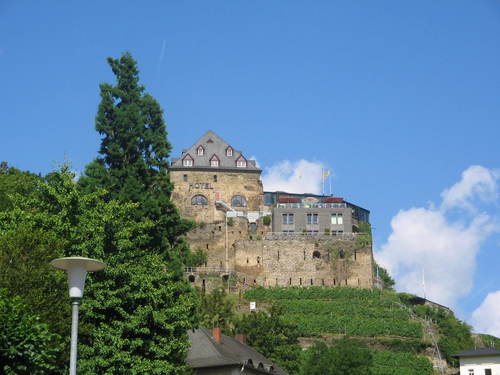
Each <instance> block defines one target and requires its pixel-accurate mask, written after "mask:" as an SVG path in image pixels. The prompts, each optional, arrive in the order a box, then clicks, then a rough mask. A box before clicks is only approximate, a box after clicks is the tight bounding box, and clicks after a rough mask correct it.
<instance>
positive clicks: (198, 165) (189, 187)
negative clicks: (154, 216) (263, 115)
mask: <svg viewBox="0 0 500 375" xmlns="http://www.w3.org/2000/svg"><path fill="white" fill-rule="evenodd" d="M261 172H262V171H261V170H260V169H259V168H258V167H257V165H256V163H255V161H254V160H249V159H247V158H246V157H245V156H244V155H243V153H242V152H241V151H240V150H237V149H236V148H234V147H233V146H232V145H230V144H229V143H227V142H225V141H224V140H223V139H222V138H220V137H219V136H218V135H217V134H215V133H214V132H212V131H208V132H207V133H205V134H204V135H203V136H202V137H201V138H200V139H199V140H198V141H196V142H195V143H194V144H193V145H192V146H191V147H190V148H189V149H186V150H183V151H182V155H181V156H180V157H179V158H174V159H172V164H171V167H170V174H171V180H172V182H173V183H174V190H173V193H172V199H173V201H174V203H175V204H176V206H177V207H178V209H179V211H180V213H181V216H182V217H184V218H187V219H191V220H193V221H195V222H196V223H198V227H197V229H195V230H193V231H192V232H191V233H190V234H189V236H188V240H189V242H190V244H191V247H192V248H193V249H196V248H201V249H203V250H204V251H205V252H206V253H207V262H206V264H204V265H202V266H201V267H196V268H192V269H187V270H186V271H187V275H188V278H189V280H190V281H191V282H192V283H194V284H195V285H197V286H199V287H201V288H202V289H211V288H213V287H215V286H217V285H220V283H221V282H222V283H224V285H228V286H229V287H230V289H233V290H238V289H239V290H241V289H244V288H246V287H252V286H257V285H262V286H291V285H295V286H300V285H302V286H308V285H319V286H329V287H332V286H340V285H342V286H353V287H361V288H372V287H373V286H374V278H373V253H372V248H371V241H370V237H369V236H366V235H365V236H361V235H360V234H359V232H360V227H361V226H362V223H369V214H370V212H369V211H368V210H366V209H364V208H361V207H359V206H357V205H354V204H352V203H350V202H347V201H346V200H344V199H343V198H339V197H332V196H323V195H315V194H295V193H286V192H264V190H263V186H262V181H261V179H260V175H261ZM367 238H368V240H367Z"/></svg>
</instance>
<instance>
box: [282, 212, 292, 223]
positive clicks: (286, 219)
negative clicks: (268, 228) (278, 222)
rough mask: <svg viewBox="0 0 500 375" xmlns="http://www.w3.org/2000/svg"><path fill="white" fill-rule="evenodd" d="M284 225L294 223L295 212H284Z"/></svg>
mask: <svg viewBox="0 0 500 375" xmlns="http://www.w3.org/2000/svg"><path fill="white" fill-rule="evenodd" d="M282 217H283V225H293V214H283V215H282Z"/></svg>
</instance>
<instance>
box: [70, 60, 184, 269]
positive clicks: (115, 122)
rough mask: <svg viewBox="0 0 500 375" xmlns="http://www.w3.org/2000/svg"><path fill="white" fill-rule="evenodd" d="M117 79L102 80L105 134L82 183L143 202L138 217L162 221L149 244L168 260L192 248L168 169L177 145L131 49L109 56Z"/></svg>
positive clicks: (100, 126) (100, 127) (99, 120)
mask: <svg viewBox="0 0 500 375" xmlns="http://www.w3.org/2000/svg"><path fill="white" fill-rule="evenodd" d="M108 63H109V65H110V66H111V69H112V71H113V73H114V74H115V76H116V81H117V82H116V85H110V84H107V83H103V84H101V85H100V89H101V103H100V104H99V108H98V112H97V116H96V126H95V128H96V130H97V131H98V132H99V134H100V135H101V136H102V141H101V147H100V150H99V153H100V154H101V156H100V157H98V158H96V159H95V160H94V161H93V162H92V163H90V164H89V165H88V166H87V167H86V169H85V174H84V175H83V176H82V178H81V179H80V181H79V183H80V186H81V187H82V188H84V190H87V191H89V190H90V191H92V190H95V189H96V188H104V189H106V190H107V191H108V197H109V199H114V200H118V201H122V202H135V203H139V205H138V208H137V210H136V214H137V218H143V217H145V218H148V219H151V220H153V221H155V222H157V224H158V225H155V227H154V229H153V230H151V232H150V233H149V234H150V239H149V241H147V243H145V244H144V246H145V247H147V248H149V249H155V250H159V251H161V252H162V253H163V254H164V255H165V256H166V257H167V259H168V260H170V261H172V260H174V259H177V257H178V256H180V260H182V261H184V260H185V257H186V256H187V255H188V253H189V250H188V247H187V246H186V244H185V242H184V241H183V237H182V236H183V235H184V234H186V233H187V232H188V231H189V230H190V229H191V228H192V225H193V224H192V223H191V222H190V221H188V220H183V219H181V217H180V216H179V213H178V211H177V209H176V208H175V206H174V204H173V203H172V201H171V200H170V195H171V193H172V189H173V185H172V183H171V182H170V177H169V172H168V160H167V158H168V156H169V154H170V150H171V148H172V146H171V145H170V143H169V142H168V140H167V131H166V128H165V122H164V120H163V111H162V109H161V108H160V105H159V104H158V102H157V101H156V100H155V99H154V98H153V97H152V96H151V95H149V94H147V93H145V92H144V91H145V89H144V87H143V86H142V85H140V84H139V71H138V69H137V63H136V61H135V60H134V59H133V58H132V56H131V55H130V54H129V53H125V54H124V55H123V56H122V57H121V58H119V59H113V58H108Z"/></svg>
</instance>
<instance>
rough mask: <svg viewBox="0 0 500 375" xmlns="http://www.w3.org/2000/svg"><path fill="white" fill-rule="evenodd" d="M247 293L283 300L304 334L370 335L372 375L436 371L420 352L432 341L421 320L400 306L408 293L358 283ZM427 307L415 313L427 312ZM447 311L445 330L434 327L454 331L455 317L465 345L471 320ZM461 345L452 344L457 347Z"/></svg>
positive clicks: (266, 300) (260, 298) (264, 300)
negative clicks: (355, 285)
mask: <svg viewBox="0 0 500 375" xmlns="http://www.w3.org/2000/svg"><path fill="white" fill-rule="evenodd" d="M245 298H246V299H247V300H252V301H259V302H261V303H269V302H274V303H276V302H279V303H281V304H283V305H284V306H285V311H286V312H285V318H286V319H289V320H290V321H292V322H294V323H296V324H297V325H298V327H299V330H300V332H301V335H302V336H304V337H316V338H318V339H321V338H323V339H325V338H328V339H329V338H334V337H335V335H349V336H354V337H357V338H360V339H362V340H364V341H366V342H367V343H368V344H369V346H370V347H372V348H373V349H374V368H373V371H374V375H392V374H397V375H426V374H432V373H433V372H432V365H431V362H430V361H429V359H428V358H427V357H425V356H423V355H422V354H423V352H424V351H425V349H426V348H428V347H429V346H430V345H431V344H430V342H429V339H428V338H427V337H426V335H424V332H423V330H422V325H421V321H420V320H418V319H414V318H412V317H411V315H410V313H409V312H408V311H406V310H403V309H401V308H400V307H398V305H400V304H401V303H405V299H404V298H400V295H398V294H397V293H395V292H390V291H378V290H366V289H355V288H330V289H328V288H320V287H307V288H299V287H296V288H294V287H292V288H267V289H265V288H256V289H252V290H249V291H247V292H246V293H245ZM429 311H430V310H429ZM429 311H427V310H425V311H424V310H422V311H417V313H420V314H421V315H422V316H424V315H425V314H426V313H429ZM438 315H440V314H435V315H434V317H437V316H438ZM445 315H446V316H445V317H444V318H442V319H445V320H443V323H441V325H442V326H443V330H441V325H440V324H438V325H437V326H436V330H437V331H438V332H441V331H442V332H443V333H445V334H447V335H448V336H453V335H454V332H455V331H453V330H450V329H449V325H450V321H451V322H452V323H453V325H455V326H457V327H459V329H460V335H461V336H460V338H461V340H462V341H460V342H459V343H458V344H457V345H458V346H460V345H467V343H468V341H467V340H468V339H467V337H465V336H466V335H467V334H468V335H469V338H470V332H469V331H467V329H468V328H467V326H465V325H463V324H462V323H461V322H460V321H458V320H456V319H455V318H454V317H453V316H451V315H450V314H445ZM438 323H439V322H438ZM466 331H467V332H468V333H467V332H466ZM443 337H444V335H443V336H442V337H441V338H443ZM464 337H465V338H464ZM445 338H446V340H448V339H449V337H445ZM452 339H453V337H452ZM464 340H465V341H464ZM448 341H449V340H448ZM452 341H453V340H452ZM457 345H455V347H452V348H450V349H449V350H455V348H456V347H457ZM464 349H467V348H464Z"/></svg>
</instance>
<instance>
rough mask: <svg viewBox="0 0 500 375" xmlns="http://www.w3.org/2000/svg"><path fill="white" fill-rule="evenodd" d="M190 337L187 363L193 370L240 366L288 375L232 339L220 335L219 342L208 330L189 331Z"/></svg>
mask: <svg viewBox="0 0 500 375" xmlns="http://www.w3.org/2000/svg"><path fill="white" fill-rule="evenodd" d="M188 336H189V341H190V343H191V347H190V348H189V352H188V355H187V358H186V361H187V363H188V364H189V366H190V367H191V368H192V369H201V368H216V367H224V366H238V368H242V369H243V368H247V369H253V370H254V371H255V372H256V373H262V374H274V375H288V373H287V372H285V371H284V370H282V369H281V368H279V367H278V366H277V365H275V364H274V363H273V362H271V361H270V360H268V359H267V358H266V357H264V356H263V355H262V354H260V353H259V352H258V351H256V350H255V349H252V348H251V347H250V346H248V345H245V344H243V343H241V342H240V341H238V340H236V339H234V338H232V337H229V336H225V335H220V342H217V340H216V339H215V338H214V337H213V336H212V333H211V330H209V329H207V328H199V329H195V330H189V331H188Z"/></svg>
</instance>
